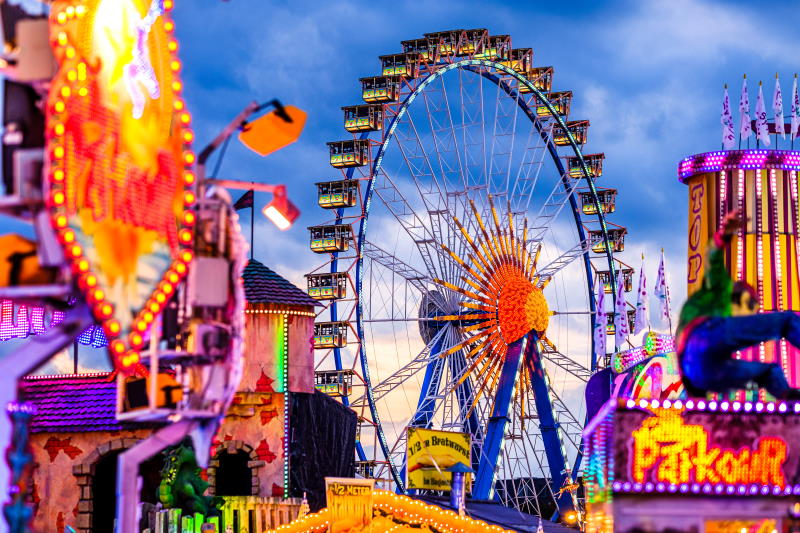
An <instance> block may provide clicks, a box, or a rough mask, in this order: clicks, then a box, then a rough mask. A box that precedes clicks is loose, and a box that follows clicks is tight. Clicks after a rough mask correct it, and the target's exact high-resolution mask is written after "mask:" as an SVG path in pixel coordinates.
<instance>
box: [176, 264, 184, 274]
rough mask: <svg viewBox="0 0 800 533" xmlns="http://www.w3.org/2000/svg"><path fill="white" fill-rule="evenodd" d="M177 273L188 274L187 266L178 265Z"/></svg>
mask: <svg viewBox="0 0 800 533" xmlns="http://www.w3.org/2000/svg"><path fill="white" fill-rule="evenodd" d="M175 272H177V273H178V274H181V275H183V274H186V265H184V264H183V263H178V264H177V265H175Z"/></svg>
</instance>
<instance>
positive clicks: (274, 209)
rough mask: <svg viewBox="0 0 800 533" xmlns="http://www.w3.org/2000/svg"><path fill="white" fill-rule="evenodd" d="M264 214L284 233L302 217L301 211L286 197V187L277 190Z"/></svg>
mask: <svg viewBox="0 0 800 533" xmlns="http://www.w3.org/2000/svg"><path fill="white" fill-rule="evenodd" d="M262 212H263V213H264V216H265V217H267V218H268V219H270V220H271V221H272V223H273V224H275V225H276V226H278V229H280V230H282V231H285V230H287V229H289V228H290V227H291V226H292V224H293V223H294V221H295V220H297V217H298V216H300V210H299V209H298V208H297V206H295V205H294V204H293V203H292V202H291V200H289V197H288V196H286V187H285V186H283V185H279V186H277V187H276V188H275V193H274V196H273V198H272V201H271V202H270V203H268V204H267V205H266V206H265V207H264V209H263V210H262Z"/></svg>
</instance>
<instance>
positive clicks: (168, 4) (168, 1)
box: [164, 0, 175, 11]
mask: <svg viewBox="0 0 800 533" xmlns="http://www.w3.org/2000/svg"><path fill="white" fill-rule="evenodd" d="M173 7H175V4H174V3H173V1H172V0H164V11H170V10H172V8H173Z"/></svg>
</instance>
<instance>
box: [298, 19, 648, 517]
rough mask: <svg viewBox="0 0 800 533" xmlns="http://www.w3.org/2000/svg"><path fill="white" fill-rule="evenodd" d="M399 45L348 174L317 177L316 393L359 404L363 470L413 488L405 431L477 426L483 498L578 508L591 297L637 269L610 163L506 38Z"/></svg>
mask: <svg viewBox="0 0 800 533" xmlns="http://www.w3.org/2000/svg"><path fill="white" fill-rule="evenodd" d="M401 44H402V51H401V52H399V53H392V54H389V55H383V56H380V63H381V71H380V74H379V75H377V76H370V77H365V78H361V80H360V82H361V89H362V92H361V96H362V98H363V100H364V102H365V103H363V104H358V105H349V106H345V107H343V108H342V110H343V112H344V127H345V130H346V131H347V132H348V133H350V134H351V135H348V136H347V138H346V139H344V140H339V141H334V142H329V143H328V147H329V150H330V164H331V166H333V167H334V168H335V169H338V170H340V171H341V176H340V177H338V178H337V179H334V178H333V177H330V178H328V179H327V180H326V181H322V182H319V183H317V184H316V186H317V189H318V201H319V205H320V207H322V208H324V209H326V210H327V213H329V216H328V217H327V220H323V221H321V222H320V223H319V224H318V225H315V226H313V227H310V228H309V230H310V246H311V249H312V250H313V251H314V252H316V253H318V254H320V255H326V256H327V257H326V260H325V261H324V262H323V264H321V265H320V266H319V267H318V268H317V269H315V270H314V271H313V272H311V273H309V274H308V275H307V282H308V291H309V294H310V295H311V296H313V297H314V298H316V299H318V300H319V301H320V302H321V303H322V304H323V305H324V308H323V309H322V310H321V311H320V312H319V313H318V316H317V321H316V324H315V332H314V347H315V348H316V352H317V357H316V360H317V363H316V382H317V388H318V390H322V391H324V392H326V393H328V394H329V395H331V396H334V397H337V398H339V399H340V400H341V401H342V403H344V404H345V405H349V406H350V407H351V408H353V409H354V410H355V411H356V412H357V414H358V415H359V431H358V437H357V441H356V450H355V453H356V471H357V473H358V474H359V475H360V476H363V477H367V478H375V479H378V480H381V481H383V482H384V483H386V484H387V485H388V486H390V487H391V488H393V489H394V490H396V491H397V492H400V493H404V492H407V488H406V480H405V476H406V472H405V457H406V440H405V439H406V430H407V428H410V427H415V428H430V429H439V430H448V431H456V432H468V433H469V434H470V436H471V442H472V450H471V452H472V453H471V462H472V465H471V467H472V469H473V470H474V472H475V474H474V478H473V483H472V496H473V498H476V499H498V500H499V501H501V502H502V503H503V504H505V505H508V506H511V507H515V508H518V509H525V510H529V511H534V512H535V513H536V514H540V511H541V508H542V506H543V505H544V504H543V503H542V502H544V501H545V500H555V502H556V505H557V507H558V510H559V511H560V512H562V513H563V512H566V511H567V510H570V509H575V508H577V507H578V505H579V504H578V501H577V498H578V495H577V486H578V484H577V483H575V480H576V479H577V478H578V476H580V472H581V457H582V444H581V431H582V429H583V426H584V423H585V417H586V413H585V408H584V405H583V404H584V401H583V386H584V385H585V383H586V382H587V381H588V379H589V378H590V377H591V376H592V374H593V373H594V372H596V371H597V370H598V369H600V368H603V367H605V366H607V365H608V364H609V362H608V361H607V360H605V358H604V357H596V356H595V350H594V341H593V336H592V332H593V331H594V325H595V324H594V321H595V311H596V308H595V306H596V303H595V298H594V297H593V295H594V294H595V290H596V289H595V287H596V284H598V283H602V284H603V286H604V290H605V292H607V293H609V294H611V295H612V299H613V297H614V296H613V295H615V293H616V287H617V276H618V275H622V276H624V277H625V279H624V281H625V283H624V286H625V289H626V291H629V290H630V289H631V285H632V283H631V281H632V274H633V271H632V269H630V268H629V267H627V265H625V264H624V263H622V262H621V261H619V259H617V258H616V257H615V254H617V253H618V252H622V251H623V249H624V239H625V235H626V229H625V228H624V227H622V226H618V225H615V224H613V223H610V222H608V221H607V220H606V215H608V214H611V213H613V212H614V211H615V200H616V194H617V191H616V189H613V188H605V187H599V186H598V185H597V180H598V179H599V178H600V177H601V175H602V169H603V160H604V154H602V153H591V154H585V153H584V147H585V145H586V143H587V140H588V137H587V134H588V129H589V121H588V120H570V118H569V114H570V108H571V106H572V99H573V95H572V92H571V91H553V90H552V84H553V68H552V67H535V66H534V65H533V51H532V50H531V49H530V48H513V47H512V42H511V37H510V36H508V35H490V34H489V32H488V31H487V30H486V29H474V30H451V31H443V32H437V33H428V34H425V35H424V36H423V37H422V38H417V39H412V40H407V41H402V43H401ZM613 328H614V322H613V314H609V324H608V325H607V327H606V331H607V333H609V334H613V333H614V329H613ZM444 466H449V465H444ZM537 479H538V481H537ZM542 480H545V481H544V482H543V481H542Z"/></svg>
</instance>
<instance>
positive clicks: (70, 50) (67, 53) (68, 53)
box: [64, 46, 75, 59]
mask: <svg viewBox="0 0 800 533" xmlns="http://www.w3.org/2000/svg"><path fill="white" fill-rule="evenodd" d="M64 55H65V56H67V59H72V58H74V57H75V47H74V46H68V47H67V49H66V50H65V51H64Z"/></svg>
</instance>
